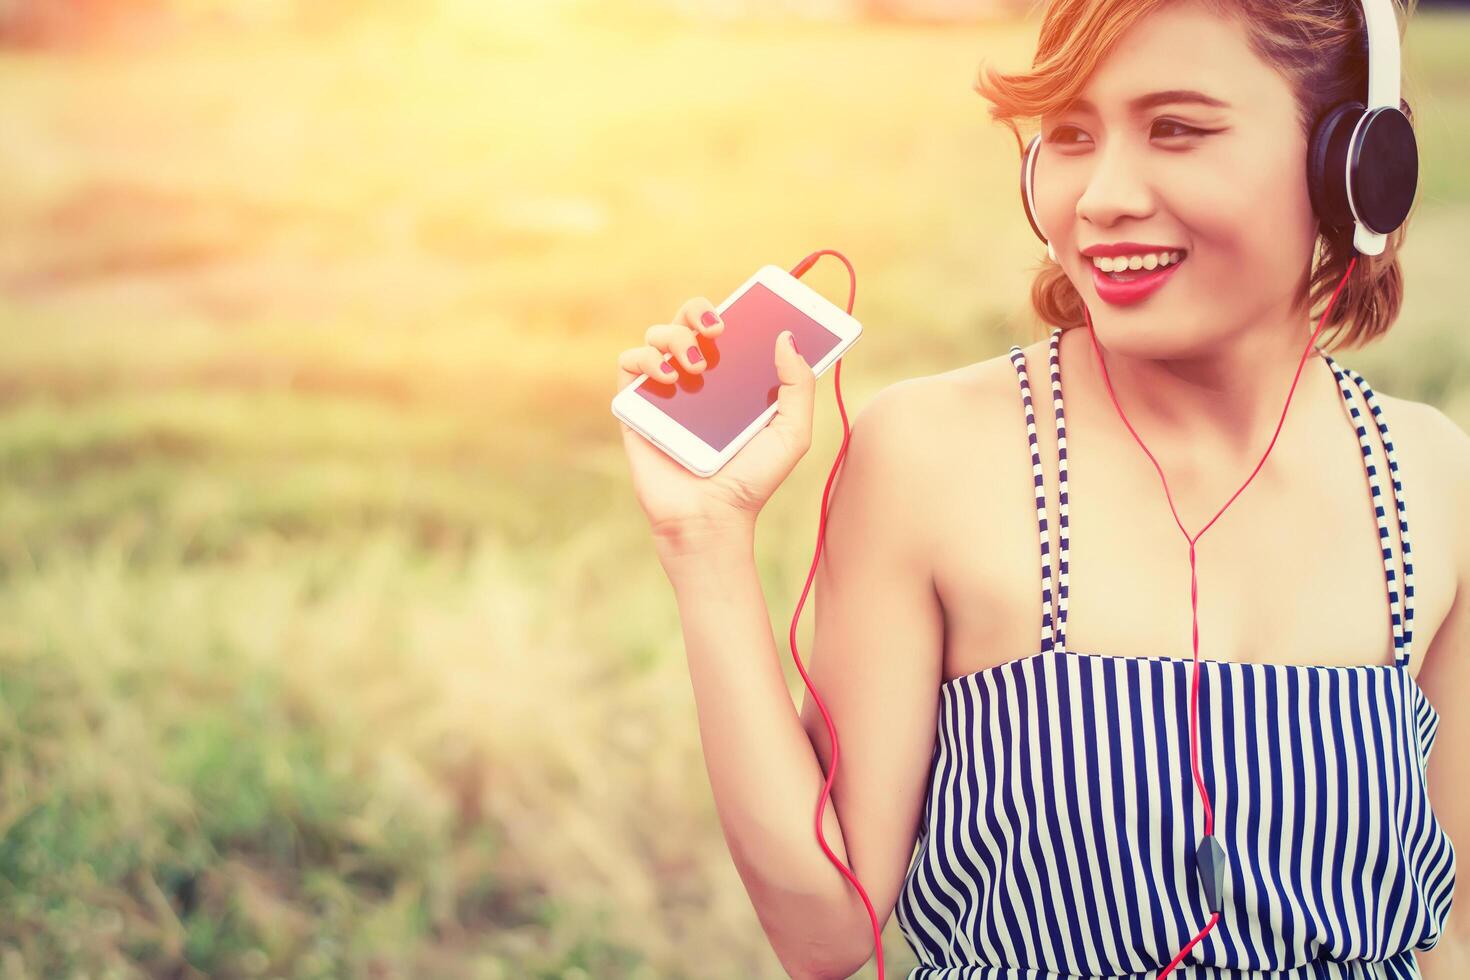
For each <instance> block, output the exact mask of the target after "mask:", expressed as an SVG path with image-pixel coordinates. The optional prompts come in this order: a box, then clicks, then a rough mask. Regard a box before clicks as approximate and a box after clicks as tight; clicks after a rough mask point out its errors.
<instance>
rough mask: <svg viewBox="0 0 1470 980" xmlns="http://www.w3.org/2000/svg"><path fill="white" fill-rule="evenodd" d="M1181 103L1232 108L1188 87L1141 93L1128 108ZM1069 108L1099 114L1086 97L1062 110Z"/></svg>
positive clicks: (1148, 107) (1142, 108) (1132, 110)
mask: <svg viewBox="0 0 1470 980" xmlns="http://www.w3.org/2000/svg"><path fill="white" fill-rule="evenodd" d="M1180 104H1193V105H1203V106H1209V107H1210V108H1213V109H1229V108H1230V103H1229V102H1222V101H1221V100H1220V99H1217V98H1214V97H1213V96H1209V95H1206V94H1205V93H1203V92H1196V91H1195V90H1194V89H1187V88H1171V89H1166V90H1164V91H1162V92H1149V93H1148V94H1146V95H1140V96H1138V97H1137V98H1135V99H1132V100H1130V101H1129V103H1128V108H1129V110H1130V111H1131V112H1133V113H1135V114H1136V113H1140V112H1143V111H1144V110H1146V109H1153V108H1155V107H1157V106H1161V105H1180ZM1069 110H1077V111H1080V112H1090V113H1093V114H1094V115H1096V114H1097V106H1095V105H1093V104H1092V103H1091V102H1088V101H1087V100H1086V99H1076V100H1074V101H1073V102H1072V104H1071V105H1070V106H1068V107H1067V108H1065V109H1063V110H1062V111H1063V112H1067V111H1069Z"/></svg>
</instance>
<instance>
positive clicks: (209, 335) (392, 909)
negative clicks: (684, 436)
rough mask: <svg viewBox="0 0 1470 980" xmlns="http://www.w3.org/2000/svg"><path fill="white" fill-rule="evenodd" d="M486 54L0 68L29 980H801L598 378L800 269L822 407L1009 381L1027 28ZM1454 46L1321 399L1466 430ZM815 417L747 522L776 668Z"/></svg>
mask: <svg viewBox="0 0 1470 980" xmlns="http://www.w3.org/2000/svg"><path fill="white" fill-rule="evenodd" d="M471 7H473V5H462V8H455V9H461V14H460V15H459V16H463V17H469V18H470V19H469V20H463V21H460V20H454V19H453V18H452V17H451V16H450V15H448V14H446V15H445V17H446V18H447V19H446V20H442V21H436V20H434V19H432V18H428V17H424V18H422V19H413V18H406V17H400V18H399V19H397V20H393V21H390V22H383V23H375V22H372V21H367V22H364V23H363V24H362V25H361V26H360V27H358V28H355V29H351V30H342V31H337V32H324V33H320V34H312V35H309V36H297V37H292V36H287V35H284V34H280V33H273V32H269V31H261V32H238V33H235V34H233V35H215V36H209V35H201V36H199V37H197V38H192V39H184V40H182V41H179V42H174V43H165V44H161V45H158V46H154V47H146V48H137V49H132V50H112V51H108V50H96V51H89V52H73V53H69V54H63V53H49V54H47V53H32V54H20V53H12V54H9V55H3V56H0V91H4V92H5V93H6V100H5V101H6V111H5V112H6V114H5V124H4V126H3V127H0V169H3V171H4V173H5V174H6V179H5V182H4V184H5V186H4V187H3V188H0V226H3V227H4V228H5V229H6V233H5V235H4V236H3V238H0V336H3V352H4V353H3V355H0V974H3V975H4V976H5V977H7V978H8V977H23V976H29V977H43V976H44V977H53V976H84V975H85V976H116V977H131V976H180V977H184V976H203V975H208V976H221V977H235V976H239V977H250V976H261V977H317V976H321V977H327V976H342V975H362V976H379V977H418V976H435V977H441V976H442V977H467V978H469V977H473V978H512V977H515V978H520V977H536V978H543V977H544V978H578V977H597V978H602V977H631V978H653V977H691V978H692V977H700V978H706V977H770V978H776V977H780V976H783V975H784V974H783V972H782V971H781V970H780V968H779V966H778V964H777V962H776V960H775V957H774V955H773V954H772V953H771V951H770V949H769V948H768V945H767V943H766V940H765V937H764V936H763V934H762V933H761V931H760V928H759V925H758V923H757V921H756V919H755V916H754V913H753V911H752V910H751V908H750V905H749V902H748V899H747V898H746V896H745V893H744V890H743V888H742V887H741V885H740V882H739V880H738V878H737V877H736V875H735V872H734V870H733V867H732V866H731V864H730V861H729V857H728V854H727V852H726V850H725V845H724V842H723V839H722V837H721V835H720V831H719V826H718V822H717V820H716V818H715V813H714V810H713V805H712V802H711V801H710V798H709V791H708V783H707V777H706V775H705V772H704V767H703V761H702V757H701V755H700V750H699V744H698V735H697V728H696V726H695V723H694V714H693V702H692V697H691V692H690V689H689V684H688V677H687V672H686V670H685V665H684V661H683V653H682V647H681V641H680V636H679V630H678V621H677V616H676V610H675V607H674V603H673V599H672V596H671V594H670V592H669V590H668V587H667V582H666V580H665V579H664V577H663V573H662V571H661V570H660V569H659V567H658V565H657V562H656V561H655V559H654V555H653V552H652V549H651V546H650V543H649V541H648V537H647V530H646V527H645V524H644V522H643V519H642V515H641V513H640V512H639V511H638V508H637V505H636V503H635V501H634V500H633V496H632V493H631V490H630V488H629V487H628V484H627V479H626V473H625V468H624V462H623V458H622V448H621V443H620V441H619V436H618V430H617V427H616V424H615V422H614V420H613V419H612V417H611V415H610V414H609V412H608V408H607V403H608V400H609V399H610V398H611V396H612V393H613V380H614V359H615V356H616V353H617V352H618V351H619V350H621V349H622V348H623V347H626V346H630V345H632V344H634V343H636V342H638V341H639V340H640V339H641V337H642V334H643V331H644V329H646V327H647V326H648V325H650V324H652V323H655V322H660V321H663V320H666V319H667V318H668V317H669V316H670V315H671V314H672V313H673V312H674V310H675V309H676V308H677V307H678V305H679V304H680V303H681V302H682V301H683V300H684V299H686V298H688V297H689V296H692V295H705V296H708V297H710V298H711V299H714V300H716V301H718V300H719V299H722V298H723V297H724V295H726V293H728V291H729V290H730V289H731V288H733V287H734V286H735V285H737V284H738V283H739V282H741V281H743V280H744V279H745V277H746V276H748V275H749V274H750V272H751V271H752V270H753V269H755V268H756V267H757V266H759V265H761V264H764V263H767V262H775V263H778V264H783V263H784V264H786V265H788V266H789V265H791V264H793V263H794V262H795V261H797V260H798V259H799V258H800V257H801V256H803V255H805V254H807V253H808V252H809V251H811V250H813V249H816V248H821V247H835V248H838V249H840V250H842V251H843V252H844V253H845V254H846V255H848V256H849V257H850V258H851V259H852V260H853V262H854V264H855V265H856V267H857V269H858V272H859V276H860V282H859V289H858V294H857V314H858V316H859V318H860V319H862V320H863V322H864V323H865V325H866V326H867V328H868V332H867V334H866V336H865V339H864V342H863V345H862V346H861V347H860V348H858V353H857V355H856V356H854V357H852V358H849V359H848V362H847V364H846V366H845V371H846V374H845V378H844V380H845V381H846V389H845V398H846V401H847V403H848V406H849V409H850V411H851V410H855V409H856V408H857V407H860V406H861V405H862V404H863V403H864V402H865V401H866V400H867V398H868V397H869V396H870V395H871V394H872V393H873V392H874V391H876V390H877V389H879V388H881V387H882V386H884V385H886V384H888V383H890V382H892V381H894V380H897V379H899V378H902V377H909V376H913V375H917V374H926V373H933V372H936V371H941V370H947V369H949V368H952V367H956V366H959V365H961V364H965V363H969V362H971V361H974V360H977V359H981V358H985V357H989V356H993V355H995V354H997V353H1000V352H1001V351H1003V350H1004V349H1005V347H1006V346H1008V345H1009V344H1010V343H1013V342H1018V341H1022V342H1024V341H1026V340H1029V339H1031V337H1033V336H1035V334H1034V333H1033V330H1034V326H1033V325H1032V324H1031V323H1030V321H1029V319H1028V317H1029V313H1028V311H1027V308H1026V295H1027V293H1026V290H1027V286H1028V284H1029V279H1030V276H1031V274H1032V271H1033V269H1034V266H1035V263H1036V262H1037V261H1038V260H1039V257H1040V249H1039V248H1038V247H1037V245H1036V243H1035V241H1034V239H1033V238H1032V236H1031V232H1030V229H1029V227H1028V226H1027V225H1026V223H1025V220H1024V218H1023V216H1022V215H1021V213H1020V211H1019V208H1018V206H1017V201H1016V199H1015V198H1016V195H1015V174H1014V144H1013V143H1010V142H1008V134H1007V133H1005V132H1004V131H1003V130H1001V129H999V128H997V127H993V126H991V125H989V124H988V122H987V121H986V116H985V111H984V105H983V103H982V102H981V100H980V99H979V97H978V96H976V95H975V94H974V93H973V92H971V91H970V88H969V85H970V81H971V79H972V77H973V73H974V70H975V68H976V67H977V65H978V64H979V61H980V59H981V58H982V57H985V58H991V59H997V60H999V61H1000V62H1002V63H1005V64H1008V65H1010V66H1016V65H1019V64H1021V63H1023V62H1024V60H1025V59H1026V58H1027V56H1028V51H1027V48H1026V44H1027V42H1028V41H1029V40H1031V38H1032V37H1034V31H1035V27H1034V25H1031V26H1029V27H1028V26H1026V25H991V26H985V27H959V26H948V27H942V28H916V27H895V26H890V27H883V28H877V27H864V26H852V27H850V26H831V25H828V26H822V25H799V24H787V25H781V26H779V27H778V26H770V25H767V26H747V27H734V26H718V27H716V26H704V27H687V28H672V27H670V26H668V25H667V24H660V23H657V22H653V21H644V20H639V21H637V24H638V25H640V26H636V27H635V28H632V29H629V30H625V31H621V32H620V31H619V30H617V24H616V22H615V21H614V22H609V23H600V24H597V25H593V26H583V27H580V28H578V27H575V26H568V27H564V28H559V29H553V30H549V31H548V32H547V33H545V34H542V33H539V32H540V31H541V22H540V21H536V20H530V19H528V20H527V21H526V22H524V23H523V24H521V25H519V29H518V30H514V31H512V30H503V31H502V30H496V29H494V27H493V25H490V26H489V27H487V25H485V24H483V23H479V22H477V21H475V20H473V17H472V15H470V14H465V13H463V11H467V10H469V9H470V8H471ZM445 9H446V10H448V9H450V8H449V7H446V8H445ZM547 23H549V24H554V22H552V21H548V22H547ZM1467 43H1470V19H1467V18H1464V17H1453V16H1449V15H1446V14H1430V13H1423V14H1422V15H1421V16H1420V18H1419V20H1418V21H1417V22H1416V24H1415V25H1414V26H1412V27H1411V30H1410V45H1409V49H1408V52H1407V56H1406V60H1407V67H1408V72H1409V75H1410V78H1411V88H1410V89H1409V94H1410V97H1411V99H1413V101H1414V105H1415V109H1416V116H1417V118H1418V122H1419V125H1420V136H1421V147H1422V152H1423V155H1424V159H1425V175H1424V183H1423V188H1422V190H1421V201H1420V204H1419V209H1418V213H1417V214H1416V217H1415V224H1414V228H1413V232H1412V234H1411V238H1410V240H1409V243H1408V246H1407V251H1406V255H1405V264H1406V268H1407V270H1408V293H1409V297H1408V302H1407V305H1406V308H1405V311H1404V314H1403V317H1402V318H1401V320H1400V322H1399V323H1398V324H1397V325H1396V326H1395V327H1394V330H1393V332H1392V333H1391V334H1390V336H1389V337H1388V338H1386V339H1385V340H1384V341H1383V342H1382V343H1380V344H1378V345H1375V346H1374V347H1372V348H1370V349H1367V350H1364V351H1361V352H1350V353H1348V354H1346V355H1345V356H1344V358H1343V359H1344V360H1345V361H1346V362H1347V363H1348V364H1350V365H1352V366H1354V367H1357V368H1359V369H1360V370H1362V371H1363V372H1364V373H1365V375H1366V376H1367V377H1368V378H1369V379H1370V380H1371V381H1373V383H1374V384H1375V386H1377V387H1378V388H1380V389H1381V390H1384V391H1386V392H1388V393H1391V394H1395V395H1400V396H1402V397H1409V398H1415V399H1420V400H1427V401H1431V402H1433V403H1435V404H1437V405H1439V406H1441V407H1442V408H1444V409H1445V410H1446V411H1447V412H1448V413H1450V414H1451V415H1452V416H1453V417H1454V418H1456V419H1457V421H1459V422H1460V424H1461V425H1462V426H1465V425H1467V424H1470V378H1467V377H1466V370H1467V369H1466V365H1467V364H1470V334H1467V332H1466V330H1465V329H1464V323H1463V316H1462V313H1461V309H1462V305H1461V303H1460V302H1459V294H1458V286H1459V283H1460V279H1461V271H1460V268H1459V266H1460V261H1459V260H1460V259H1461V258H1462V257H1463V249H1462V248H1461V246H1460V234H1459V233H1460V231H1461V230H1462V229H1463V228H1464V227H1465V224H1466V220H1467V217H1470V184H1467V183H1466V181H1465V178H1464V174H1466V173H1467V172H1470V168H1467V166H1466V165H1467V163H1470V80H1467V77H1466V76H1465V74H1464V72H1463V71H1462V69H1461V64H1462V58H1461V53H1462V52H1463V51H1464V50H1465V47H1466V46H1467ZM797 92H799V93H800V94H801V98H800V99H799V100H795V99H793V98H792V95H793V93H797ZM778 186H784V187H786V188H787V190H784V191H783V192H782V193H781V194H780V195H779V196H777V195H774V194H773V193H772V189H773V188H774V187H778ZM792 187H795V188H796V190H795V191H792V190H791V189H790V188H792ZM840 272H841V270H840V269H839V268H838V267H837V264H836V263H833V264H832V265H831V266H828V265H826V264H825V263H823V264H820V265H819V266H818V267H817V269H816V270H814V271H813V273H812V274H811V276H810V277H809V281H810V282H812V284H813V285H814V286H816V288H818V289H822V290H824V291H825V292H827V293H828V294H829V295H833V296H836V295H839V294H841V293H842V292H843V291H844V290H845V287H846V282H845V280H843V278H842V277H841V275H840V274H839V273H840ZM822 388H823V391H824V392H830V381H825V380H824V383H823V386H822ZM828 399H830V394H824V395H823V396H822V404H821V406H820V407H819V410H818V425H819V428H820V432H819V433H818V436H817V439H816V443H815V445H814V448H813V451H812V453H811V456H810V458H809V459H808V461H807V462H806V463H804V464H803V466H802V467H801V468H800V469H799V470H798V472H797V473H796V474H795V475H794V476H793V478H792V480H791V481H790V482H791V486H790V487H788V488H786V489H785V490H783V491H782V493H781V494H780V495H778V498H777V499H776V500H775V501H773V503H772V505H771V507H770V509H769V514H768V515H767V516H766V517H765V518H763V521H762V525H761V531H760V540H759V542H758V548H759V550H758V554H759V555H760V560H761V571H762V574H763V577H764V579H765V584H766V588H767V595H768V596H769V597H771V600H772V606H773V608H772V615H773V621H774V626H775V627H776V631H777V635H778V636H781V635H782V631H783V630H784V626H785V623H786V621H787V620H788V619H789V616H790V613H791V607H792V605H794V599H795V596H796V594H797V592H798V590H799V587H800V583H801V581H802V579H803V577H804V575H805V573H806V568H807V563H808V561H809V560H810V548H811V544H812V542H813V540H814V535H815V511H814V502H815V501H817V500H819V499H820V494H821V487H822V483H823V481H824V480H825V477H826V471H827V466H828V464H829V462H830V460H831V458H832V456H833V454H834V453H835V451H836V447H837V444H838V442H839V440H840V437H841V427H840V422H839V420H838V419H837V417H836V413H835V409H834V406H833V405H832V404H831V402H830V400H828ZM507 416H508V417H509V418H511V419H513V420H514V422H515V424H514V425H508V424H507V423H506V422H505V421H504V419H505V418H506V417H507ZM808 619H809V617H808ZM804 625H805V626H808V627H809V623H806V624H804ZM803 635H804V636H809V629H808V630H804V631H803ZM782 646H784V642H783V643H782ZM803 649H805V646H803ZM789 676H790V677H791V678H792V686H793V690H796V689H797V687H798V686H799V681H797V680H796V677H795V672H794V670H790V671H789ZM813 803H814V804H815V800H814V801H813ZM835 873H836V872H835V871H834V874H835ZM886 943H887V946H888V952H889V957H890V960H889V964H890V970H889V975H890V976H897V975H901V973H902V972H903V971H905V970H906V969H907V967H908V966H909V965H911V962H912V961H911V959H910V957H909V954H908V951H907V949H906V948H905V947H904V944H903V942H902V939H901V937H900V936H899V933H898V931H897V929H896V927H894V925H893V924H890V928H889V930H888V932H887V934H886ZM865 975H869V976H871V975H872V971H871V970H869V971H867V972H866V974H865Z"/></svg>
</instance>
